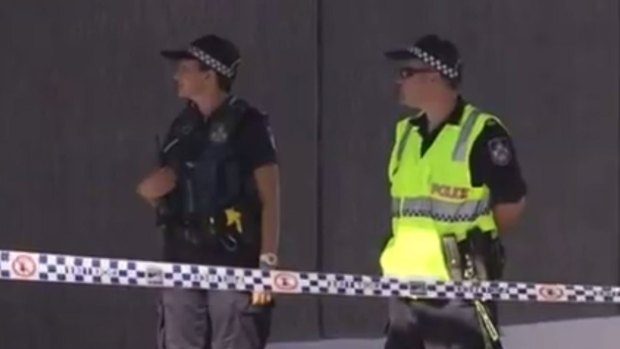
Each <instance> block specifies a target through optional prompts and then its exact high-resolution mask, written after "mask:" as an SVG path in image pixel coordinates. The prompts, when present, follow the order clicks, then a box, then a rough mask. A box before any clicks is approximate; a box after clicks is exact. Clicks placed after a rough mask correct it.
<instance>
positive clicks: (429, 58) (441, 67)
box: [409, 46, 459, 79]
mask: <svg viewBox="0 0 620 349" xmlns="http://www.w3.org/2000/svg"><path fill="white" fill-rule="evenodd" d="M409 52H411V53H413V54H414V55H415V56H416V57H417V58H419V59H420V60H422V61H423V62H424V63H426V64H428V65H430V66H431V67H433V68H435V69H437V70H438V71H439V72H440V73H441V74H442V75H444V76H446V77H448V78H450V79H455V78H457V77H458V76H459V72H458V70H457V69H456V67H454V68H452V67H449V66H448V65H447V64H445V63H443V62H442V61H441V60H440V59H438V58H436V57H434V56H433V55H431V54H430V53H428V52H426V51H424V50H422V49H421V48H419V47H416V46H414V47H412V48H410V49H409ZM457 66H458V63H457Z"/></svg>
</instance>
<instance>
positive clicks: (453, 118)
mask: <svg viewBox="0 0 620 349" xmlns="http://www.w3.org/2000/svg"><path fill="white" fill-rule="evenodd" d="M465 105H467V102H466V101H465V99H464V98H463V97H462V96H460V95H459V97H458V99H457V101H456V105H455V106H454V109H453V110H452V112H451V113H450V115H449V116H448V118H447V119H446V120H445V121H444V122H442V126H443V125H444V124H451V125H459V124H460V123H461V118H462V117H463V111H464V110H465ZM411 123H412V124H414V125H416V126H422V125H424V126H426V125H427V124H428V120H427V117H426V114H419V116H417V117H414V118H411Z"/></svg>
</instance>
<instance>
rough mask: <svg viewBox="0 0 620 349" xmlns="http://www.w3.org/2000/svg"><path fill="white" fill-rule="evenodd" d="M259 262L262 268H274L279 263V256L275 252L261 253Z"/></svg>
mask: <svg viewBox="0 0 620 349" xmlns="http://www.w3.org/2000/svg"><path fill="white" fill-rule="evenodd" d="M259 263H260V267H261V269H273V268H275V267H276V266H277V265H278V256H276V254H275V253H271V252H269V253H263V254H261V255H260V258H259Z"/></svg>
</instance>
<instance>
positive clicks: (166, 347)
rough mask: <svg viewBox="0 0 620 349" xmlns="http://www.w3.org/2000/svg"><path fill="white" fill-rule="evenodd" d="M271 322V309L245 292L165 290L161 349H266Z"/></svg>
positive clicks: (162, 300)
mask: <svg viewBox="0 0 620 349" xmlns="http://www.w3.org/2000/svg"><path fill="white" fill-rule="evenodd" d="M270 322H271V309H270V308H267V307H257V306H252V305H251V297H250V294H248V293H245V292H235V291H203V290H182V289H165V290H163V291H162V297H161V301H160V306H159V331H158V349H263V348H265V346H266V343H267V339H268V336H269V332H270V325H271V324H270Z"/></svg>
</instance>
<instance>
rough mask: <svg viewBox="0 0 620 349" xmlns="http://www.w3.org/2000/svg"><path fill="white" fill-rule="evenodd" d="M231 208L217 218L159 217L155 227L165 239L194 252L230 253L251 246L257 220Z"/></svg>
mask: <svg viewBox="0 0 620 349" xmlns="http://www.w3.org/2000/svg"><path fill="white" fill-rule="evenodd" d="M251 212H252V211H249V210H245V209H243V207H237V206H233V207H230V208H228V209H224V210H221V211H219V212H218V213H217V214H213V215H205V214H202V215H201V214H193V215H168V216H165V217H164V216H160V218H159V219H160V222H159V226H160V228H161V229H162V230H163V231H164V234H165V235H167V236H168V237H169V238H171V239H173V240H176V241H181V242H183V243H184V244H186V245H190V246H192V247H195V248H198V249H209V250H211V249H220V248H221V249H223V250H225V251H227V252H230V253H234V252H237V251H238V250H240V249H241V248H242V246H243V245H250V244H253V243H255V240H256V238H257V236H256V235H257V234H256V232H257V231H259V230H258V222H259V220H258V217H253V216H252V214H251Z"/></svg>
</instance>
